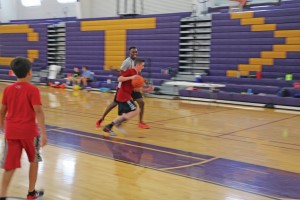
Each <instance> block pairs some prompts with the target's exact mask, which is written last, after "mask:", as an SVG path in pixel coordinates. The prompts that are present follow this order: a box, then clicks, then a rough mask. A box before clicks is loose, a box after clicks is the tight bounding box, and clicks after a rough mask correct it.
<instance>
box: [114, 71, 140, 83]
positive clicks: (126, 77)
mask: <svg viewBox="0 0 300 200" xmlns="http://www.w3.org/2000/svg"><path fill="white" fill-rule="evenodd" d="M136 76H137V75H132V73H131V72H130V71H129V70H127V71H125V72H121V75H120V76H119V78H118V81H119V82H125V81H129V80H132V79H135V77H136Z"/></svg>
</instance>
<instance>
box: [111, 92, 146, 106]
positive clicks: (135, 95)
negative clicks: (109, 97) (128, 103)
mask: <svg viewBox="0 0 300 200" xmlns="http://www.w3.org/2000/svg"><path fill="white" fill-rule="evenodd" d="M118 90H119V89H117V91H116V94H115V97H114V102H116V103H118V101H117V93H118ZM131 97H132V99H133V101H135V100H137V99H141V98H143V96H142V93H140V92H135V91H132V93H131Z"/></svg>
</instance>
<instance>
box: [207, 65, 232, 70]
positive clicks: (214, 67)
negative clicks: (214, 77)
mask: <svg viewBox="0 0 300 200" xmlns="http://www.w3.org/2000/svg"><path fill="white" fill-rule="evenodd" d="M210 69H211V70H237V65H236V64H213V65H210Z"/></svg>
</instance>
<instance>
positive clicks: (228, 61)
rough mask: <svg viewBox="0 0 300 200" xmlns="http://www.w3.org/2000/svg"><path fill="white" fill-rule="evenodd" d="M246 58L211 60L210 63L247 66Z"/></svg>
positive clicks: (247, 60)
mask: <svg viewBox="0 0 300 200" xmlns="http://www.w3.org/2000/svg"><path fill="white" fill-rule="evenodd" d="M248 62H249V59H248V58H211V59H210V63H211V65H213V64H247V63H248Z"/></svg>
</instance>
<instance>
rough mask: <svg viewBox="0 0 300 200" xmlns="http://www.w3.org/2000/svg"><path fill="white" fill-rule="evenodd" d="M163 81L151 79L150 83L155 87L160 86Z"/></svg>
mask: <svg viewBox="0 0 300 200" xmlns="http://www.w3.org/2000/svg"><path fill="white" fill-rule="evenodd" d="M164 81H165V80H163V79H151V82H152V84H153V85H156V86H160V85H162V84H163V83H164Z"/></svg>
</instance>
